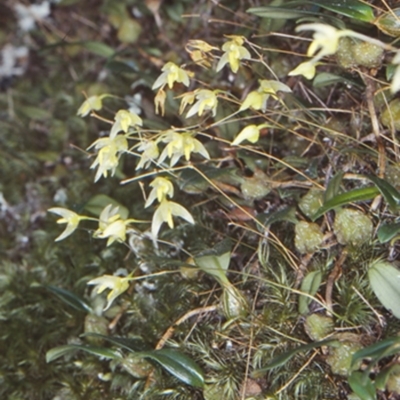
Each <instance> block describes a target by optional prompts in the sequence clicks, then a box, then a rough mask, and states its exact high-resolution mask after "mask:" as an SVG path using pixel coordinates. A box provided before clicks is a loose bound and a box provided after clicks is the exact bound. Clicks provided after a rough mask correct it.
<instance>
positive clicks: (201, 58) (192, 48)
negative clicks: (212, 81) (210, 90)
mask: <svg viewBox="0 0 400 400" xmlns="http://www.w3.org/2000/svg"><path fill="white" fill-rule="evenodd" d="M185 49H186V51H187V52H188V53H189V55H190V58H191V59H192V60H193V61H194V62H195V63H196V64H197V65H200V66H201V67H204V68H210V67H211V60H212V58H213V56H212V55H210V54H209V53H210V52H211V51H212V50H218V48H217V47H214V46H211V45H209V44H208V43H207V42H204V41H203V40H189V42H188V43H187V44H186V46H185Z"/></svg>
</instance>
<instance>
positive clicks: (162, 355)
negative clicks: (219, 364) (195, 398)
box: [140, 349, 204, 388]
mask: <svg viewBox="0 0 400 400" xmlns="http://www.w3.org/2000/svg"><path fill="white" fill-rule="evenodd" d="M140 355H141V356H143V357H145V358H150V359H151V360H153V361H156V362H157V363H158V364H160V365H161V367H162V368H164V369H165V370H166V371H168V372H169V373H170V374H171V375H173V376H175V377H176V378H177V379H179V380H180V381H182V382H184V383H186V384H187V385H190V386H193V387H198V388H203V387H204V375H203V371H202V370H201V369H200V367H199V366H198V365H197V364H196V363H195V362H194V361H193V360H192V359H191V358H190V357H188V356H186V355H185V354H183V353H181V352H180V351H177V350H173V349H161V350H154V351H147V352H142V353H140Z"/></svg>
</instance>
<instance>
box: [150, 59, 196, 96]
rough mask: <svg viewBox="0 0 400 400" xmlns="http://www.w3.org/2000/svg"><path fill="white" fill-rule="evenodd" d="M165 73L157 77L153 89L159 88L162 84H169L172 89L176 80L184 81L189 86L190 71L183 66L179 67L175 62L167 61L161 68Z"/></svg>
mask: <svg viewBox="0 0 400 400" xmlns="http://www.w3.org/2000/svg"><path fill="white" fill-rule="evenodd" d="M161 71H163V73H162V74H161V75H160V76H159V77H158V78H157V79H156V81H155V82H154V84H153V87H152V89H153V90H154V89H157V88H159V87H161V86H164V85H166V84H168V87H169V88H170V89H172V86H173V85H174V83H175V82H178V83H183V84H184V85H185V86H189V72H187V71H185V70H184V69H183V68H180V67H178V66H177V65H176V64H174V63H173V62H167V63H166V64H165V65H164V66H163V67H162V69H161Z"/></svg>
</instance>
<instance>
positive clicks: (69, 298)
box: [44, 285, 93, 313]
mask: <svg viewBox="0 0 400 400" xmlns="http://www.w3.org/2000/svg"><path fill="white" fill-rule="evenodd" d="M44 288H46V289H47V290H49V291H50V292H52V293H53V294H55V295H56V296H57V297H58V298H59V299H60V300H62V301H63V302H64V303H66V304H68V305H69V306H71V307H73V308H75V310H78V311H84V312H89V313H91V312H93V310H92V308H91V307H90V306H89V304H87V303H86V302H85V301H84V300H82V299H81V298H80V297H78V296H77V295H76V294H74V293H72V292H70V291H69V290H66V289H61V288H59V287H56V286H51V285H47V286H44Z"/></svg>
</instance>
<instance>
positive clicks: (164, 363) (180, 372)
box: [81, 333, 204, 388]
mask: <svg viewBox="0 0 400 400" xmlns="http://www.w3.org/2000/svg"><path fill="white" fill-rule="evenodd" d="M81 336H94V337H99V338H102V339H104V340H107V341H108V342H110V343H112V344H114V345H116V346H120V347H122V348H124V349H126V350H128V351H130V352H132V353H134V354H136V355H137V356H138V357H142V358H150V359H151V360H154V361H156V362H158V363H159V364H160V365H161V367H163V368H164V369H165V370H166V371H168V372H169V373H170V374H172V375H174V376H175V377H176V378H178V379H179V380H181V381H182V382H184V383H186V384H188V385H191V386H194V387H200V388H202V387H203V386H204V376H203V372H202V370H201V369H200V367H199V366H198V365H197V364H196V363H195V362H194V361H193V360H192V359H191V358H190V357H188V356H186V355H185V354H183V353H181V352H180V351H177V350H173V349H161V350H145V351H143V348H144V347H146V345H145V344H144V343H143V341H142V339H141V338H121V337H112V336H104V335H100V334H97V333H86V334H83V335H81Z"/></svg>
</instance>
